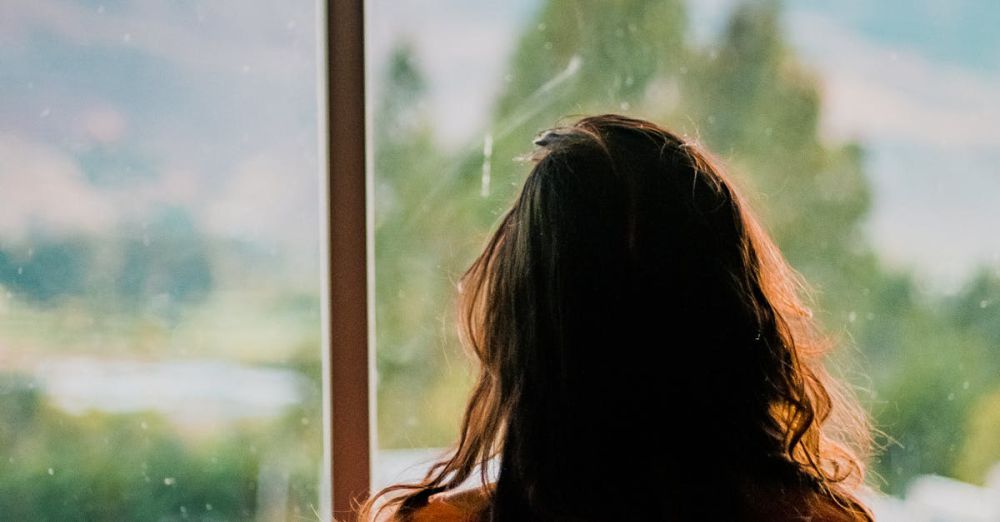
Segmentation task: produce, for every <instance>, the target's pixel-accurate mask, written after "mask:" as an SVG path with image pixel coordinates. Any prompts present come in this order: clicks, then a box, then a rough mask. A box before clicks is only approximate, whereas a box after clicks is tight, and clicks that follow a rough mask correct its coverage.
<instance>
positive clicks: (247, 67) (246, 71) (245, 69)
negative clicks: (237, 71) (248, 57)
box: [241, 64, 250, 74]
mask: <svg viewBox="0 0 1000 522" xmlns="http://www.w3.org/2000/svg"><path fill="white" fill-rule="evenodd" d="M241 70H242V71H243V74H246V73H248V72H250V66H249V65H246V64H243V68H242V69H241Z"/></svg>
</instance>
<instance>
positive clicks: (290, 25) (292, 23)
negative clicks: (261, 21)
mask: <svg viewBox="0 0 1000 522" xmlns="http://www.w3.org/2000/svg"><path fill="white" fill-rule="evenodd" d="M285 28H286V29H288V30H289V31H292V30H294V29H295V20H289V21H288V23H287V24H285Z"/></svg>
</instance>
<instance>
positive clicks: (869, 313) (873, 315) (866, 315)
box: [865, 312, 875, 321]
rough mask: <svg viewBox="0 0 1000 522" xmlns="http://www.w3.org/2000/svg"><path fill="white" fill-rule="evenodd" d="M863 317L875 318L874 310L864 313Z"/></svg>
mask: <svg viewBox="0 0 1000 522" xmlns="http://www.w3.org/2000/svg"><path fill="white" fill-rule="evenodd" d="M865 319H868V320H869V321H871V320H873V319H875V313H874V312H868V313H867V314H865Z"/></svg>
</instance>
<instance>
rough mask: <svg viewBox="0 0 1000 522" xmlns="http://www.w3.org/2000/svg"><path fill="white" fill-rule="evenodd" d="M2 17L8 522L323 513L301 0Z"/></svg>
mask: <svg viewBox="0 0 1000 522" xmlns="http://www.w3.org/2000/svg"><path fill="white" fill-rule="evenodd" d="M0 11H2V15H0V63H2V66H0V93H2V94H0V115H2V116H0V198H2V202H0V417H2V419H3V421H2V423H0V513H3V517H2V518H4V519H9V520H76V519H87V520H174V519H181V518H194V519H204V520H212V519H218V520H247V519H251V518H257V519H260V520H292V519H302V518H313V517H315V514H314V513H315V511H316V510H317V509H319V496H320V493H319V492H320V485H319V484H320V477H321V470H322V468H323V467H322V465H321V462H320V461H321V453H322V444H323V442H322V441H323V438H322V434H321V429H322V420H321V419H322V412H321V392H320V390H321V386H320V379H321V377H320V370H319V368H320V354H321V348H320V337H321V334H320V331H321V320H320V300H321V286H320V255H321V251H320V247H319V237H320V216H319V208H320V201H319V199H318V194H320V180H321V170H320V161H319V158H320V157H321V155H320V149H319V145H318V143H319V140H318V137H317V121H318V117H319V116H318V114H317V105H318V104H317V97H318V93H317V87H316V80H317V62H316V58H317V53H316V47H317V39H316V26H317V19H316V16H317V10H316V8H315V6H314V3H313V2H308V1H295V2H285V1H261V2H250V3H246V2H238V1H225V2H218V1H196V0H195V1H180V2H178V1H167V0H136V1H118V0H108V1H99V0H87V1H69V0H31V1H28V0H24V1H20V0H15V1H12V2H4V5H3V8H2V9H0Z"/></svg>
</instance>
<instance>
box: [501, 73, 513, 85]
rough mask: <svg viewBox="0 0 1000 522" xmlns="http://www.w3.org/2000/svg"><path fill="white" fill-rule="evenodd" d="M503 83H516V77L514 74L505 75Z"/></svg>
mask: <svg viewBox="0 0 1000 522" xmlns="http://www.w3.org/2000/svg"><path fill="white" fill-rule="evenodd" d="M503 81H505V82H507V83H510V82H512V81H514V75H513V74H506V75H504V77H503Z"/></svg>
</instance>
